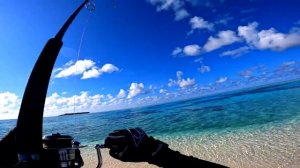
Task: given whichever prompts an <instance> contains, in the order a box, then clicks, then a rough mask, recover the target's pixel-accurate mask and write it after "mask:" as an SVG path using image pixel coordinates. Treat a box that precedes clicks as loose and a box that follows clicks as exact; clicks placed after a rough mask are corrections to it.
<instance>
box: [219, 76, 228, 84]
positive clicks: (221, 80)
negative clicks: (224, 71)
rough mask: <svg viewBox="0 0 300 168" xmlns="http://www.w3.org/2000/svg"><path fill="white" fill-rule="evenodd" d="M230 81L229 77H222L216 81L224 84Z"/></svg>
mask: <svg viewBox="0 0 300 168" xmlns="http://www.w3.org/2000/svg"><path fill="white" fill-rule="evenodd" d="M227 80H228V78H227V77H220V78H219V79H217V80H216V83H224V82H226V81H227Z"/></svg>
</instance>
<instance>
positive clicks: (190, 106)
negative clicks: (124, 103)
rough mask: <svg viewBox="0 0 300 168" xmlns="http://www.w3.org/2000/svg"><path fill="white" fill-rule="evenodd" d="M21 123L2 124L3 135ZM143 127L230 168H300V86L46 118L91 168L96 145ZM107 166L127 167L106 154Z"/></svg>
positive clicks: (292, 84) (49, 130)
mask: <svg viewBox="0 0 300 168" xmlns="http://www.w3.org/2000/svg"><path fill="white" fill-rule="evenodd" d="M15 122H16V121H15V120H6V121H1V123H0V128H1V129H0V131H1V132H0V135H1V136H3V135H4V134H5V132H7V131H8V130H9V129H10V128H12V127H13V126H14V124H15ZM128 127H141V128H143V129H144V130H146V132H147V133H148V134H149V135H152V136H154V137H156V138H159V139H161V140H163V141H165V142H167V143H168V144H170V146H171V148H173V149H175V150H179V151H180V152H182V153H184V154H188V155H193V156H196V157H199V158H201V159H207V160H210V161H214V162H218V163H221V164H224V165H227V166H230V167H297V165H300V135H299V130H300V82H299V81H296V82H290V83H285V84H278V85H272V86H266V87H262V88H256V89H247V90H240V91H238V92H231V93H226V94H219V95H214V96H210V97H205V98H196V99H192V100H185V101H178V102H172V103H166V104H162V105H156V106H148V107H141V108H134V109H127V110H118V111H113V112H105V113H91V114H83V115H75V116H60V117H50V118H45V119H44V133H45V134H49V133H52V132H53V133H56V132H61V133H65V134H70V135H72V136H74V137H75V139H77V140H79V141H81V142H82V144H87V145H89V146H88V147H87V148H84V149H83V151H82V152H83V156H84V158H85V159H84V160H85V162H86V166H85V167H95V165H96V152H95V150H94V149H93V146H94V145H95V144H97V143H103V139H104V138H105V137H106V135H107V134H108V133H109V132H111V131H112V130H115V129H122V128H128ZM103 155H104V156H103V157H104V167H153V166H151V165H148V164H146V163H137V164H129V163H122V162H119V161H117V160H115V159H112V158H111V157H109V156H108V154H107V150H104V153H103Z"/></svg>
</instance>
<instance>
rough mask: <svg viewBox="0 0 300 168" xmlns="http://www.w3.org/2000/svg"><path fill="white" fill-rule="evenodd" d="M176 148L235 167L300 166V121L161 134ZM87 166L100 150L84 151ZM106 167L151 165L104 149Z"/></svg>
mask: <svg viewBox="0 0 300 168" xmlns="http://www.w3.org/2000/svg"><path fill="white" fill-rule="evenodd" d="M158 138H159V139H160V140H163V141H165V142H167V143H168V144H169V145H170V147H171V148H172V149H174V150H178V151H180V152H181V153H183V154H186V155H193V156H195V157H198V158H201V159H204V160H209V161H212V162H217V163H220V164H223V165H226V166H229V167H235V168H299V165H300V134H299V124H289V125H287V126H284V125H279V126H276V127H274V128H261V129H259V130H255V129H252V130H251V129H250V130H245V131H243V130H238V131H234V132H227V133H225V134H224V133H222V134H202V135H196V134H193V135H186V134H185V135H184V134H182V135H175V136H161V137H158ZM82 154H83V157H84V160H85V167H87V168H89V167H91V168H92V167H96V164H97V157H96V151H95V149H93V148H92V147H89V148H86V149H84V150H83V151H82ZM102 155H103V160H104V163H103V167H104V168H115V167H116V168H137V167H138V168H150V167H156V166H154V165H149V164H147V163H124V162H121V161H118V160H116V159H113V158H112V157H110V156H109V154H108V150H102Z"/></svg>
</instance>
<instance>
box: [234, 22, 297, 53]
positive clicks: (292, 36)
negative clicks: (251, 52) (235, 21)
mask: <svg viewBox="0 0 300 168" xmlns="http://www.w3.org/2000/svg"><path fill="white" fill-rule="evenodd" d="M257 26H258V23H257V22H253V23H249V24H248V25H247V26H239V27H238V34H239V35H240V36H241V37H243V38H244V39H245V41H246V42H247V43H248V45H249V46H251V47H254V48H256V49H259V50H265V49H270V50H276V51H280V50H285V49H287V48H290V47H294V46H299V45H300V32H299V31H291V32H290V33H288V34H284V33H280V32H277V30H276V29H274V28H270V29H268V30H261V31H257V29H256V28H257Z"/></svg>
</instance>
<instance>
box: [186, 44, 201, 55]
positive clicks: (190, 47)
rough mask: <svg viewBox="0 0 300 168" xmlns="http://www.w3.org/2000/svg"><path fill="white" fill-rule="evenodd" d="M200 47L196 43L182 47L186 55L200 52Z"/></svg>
mask: <svg viewBox="0 0 300 168" xmlns="http://www.w3.org/2000/svg"><path fill="white" fill-rule="evenodd" d="M200 49H201V47H200V46H199V45H197V44H192V45H187V46H185V47H184V48H183V53H184V54H185V55H186V56H196V55H199V54H200Z"/></svg>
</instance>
